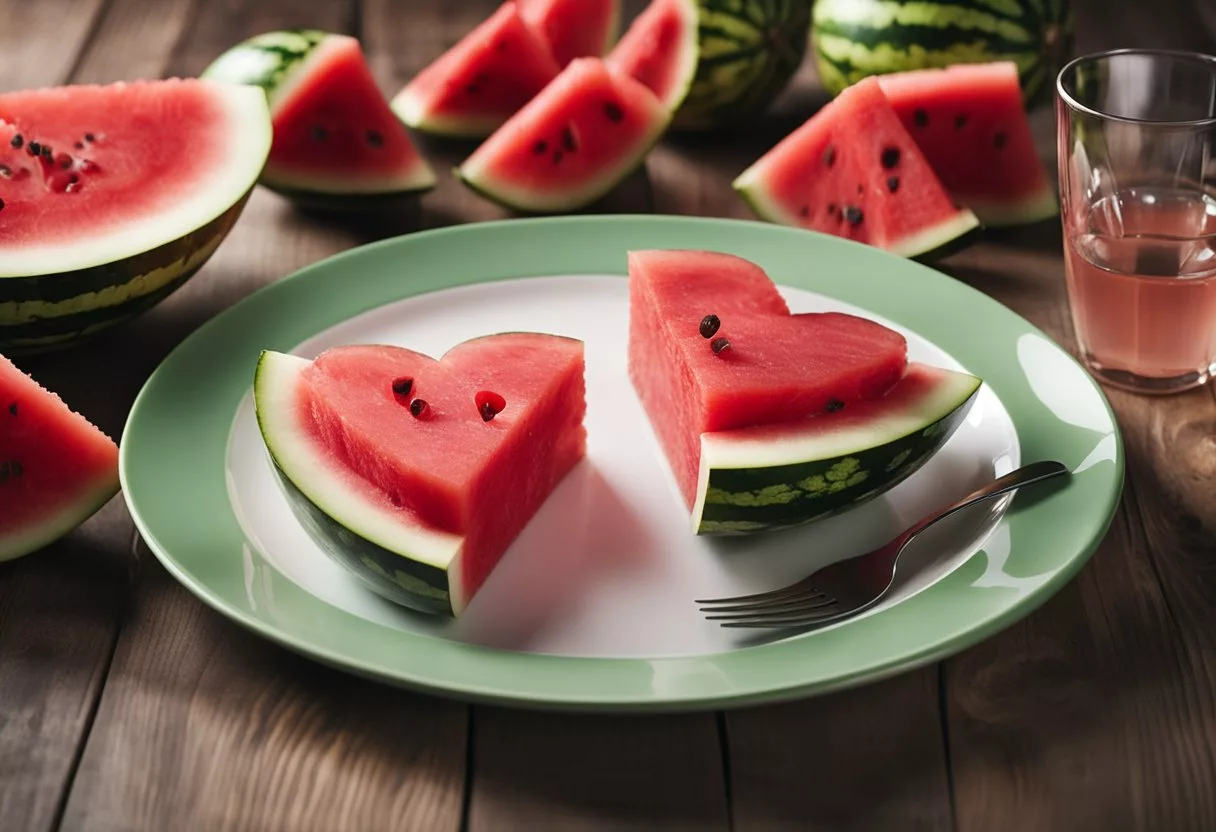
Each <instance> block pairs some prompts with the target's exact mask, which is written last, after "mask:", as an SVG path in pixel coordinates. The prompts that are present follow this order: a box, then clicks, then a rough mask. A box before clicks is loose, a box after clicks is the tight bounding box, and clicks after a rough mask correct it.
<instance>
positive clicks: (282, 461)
mask: <svg viewBox="0 0 1216 832" xmlns="http://www.w3.org/2000/svg"><path fill="white" fill-rule="evenodd" d="M254 401H255V405H256V409H257V417H258V424H259V426H260V429H261V433H262V436H263V438H264V440H265V443H266V447H267V449H268V450H269V453H270V457H271V459H272V461H273V464H274V466H275V470H276V472H277V474H278V476H279V480H280V482H281V483H282V485H283V487H284V491H285V492H286V494H287V496H288V498H289V501H290V503H291V505H292V507H293V510H294V511H295V512H296V515H297V517H299V519H300V520H301V522H302V524H303V525H304V526H305V528H307V529H308V530H309V531H310V532H311V534H312V535H313V537H314V539H316V540H317V542H318V543H319V545H320V546H321V547H322V548H323V549H324V550H325V551H326V552H327V553H328V554H329V555H330V556H332V557H333V558H334V559H335V560H337V561H338V562H339V563H341V564H343V565H344V566H345V567H346V568H348V569H349V570H350V571H351V572H353V573H354V574H355V575H356V576H358V577H359V578H360V579H361V580H362V581H364V582H365V583H366V584H367V585H368V586H370V587H371V588H372V589H373V590H375V591H376V592H378V593H379V594H381V595H383V596H385V597H387V598H389V599H391V600H393V601H395V602H397V603H399V604H402V605H404V606H407V607H411V608H414V609H417V610H421V611H425V612H431V613H435V614H440V615H451V616H456V615H459V614H460V613H461V612H462V611H463V610H464V608H465V607H466V606H467V604H468V603H469V601H470V599H471V598H472V597H473V596H474V595H475V594H476V593H477V591H478V589H479V588H480V587H481V586H482V584H483V583H484V582H485V580H486V578H487V577H488V575H489V574H490V573H491V571H492V570H493V569H494V567H495V566H496V565H497V563H498V561H499V560H500V559H501V558H502V556H503V554H504V553H505V552H506V550H507V549H508V547H509V546H510V544H511V542H512V541H513V540H514V539H515V537H516V536H517V535H518V534H519V532H520V531H522V529H523V528H524V527H525V526H526V525H527V523H528V522H529V521H530V520H531V518H532V517H533V515H535V513H536V512H537V510H539V508H540V507H541V505H542V504H543V503H544V502H545V500H546V499H547V498H548V496H549V495H550V494H551V493H552V491H553V489H554V488H556V487H557V485H558V484H559V483H560V482H561V480H562V479H563V478H564V477H565V476H566V474H567V473H568V472H569V471H570V470H571V469H572V468H573V467H574V466H575V465H576V464H577V463H578V462H579V461H580V460H581V459H582V458H583V456H584V454H585V451H586V432H585V429H584V427H583V416H584V413H585V411H586V401H585V393H584V381H583V344H582V342H581V341H577V340H574V339H570V338H564V337H560V336H555V335H546V334H540V333H506V334H499V335H491V336H486V337H483V338H476V339H473V340H470V341H466V342H464V343H462V344H459V345H457V346H455V347H453V348H452V349H451V350H449V351H448V352H447V353H446V354H445V355H444V356H443V357H442V358H441V359H440V360H435V359H433V358H431V357H428V356H426V355H423V354H420V353H418V352H414V351H412V350H408V349H404V348H401V347H394V346H385V345H351V346H342V347H335V348H332V349H329V350H327V351H326V352H324V353H322V354H321V355H319V356H318V357H317V358H316V359H314V360H312V361H309V360H307V359H304V358H299V357H297V356H293V355H288V354H283V353H278V352H264V353H263V354H262V357H261V359H260V361H259V362H258V367H257V374H256V379H255V382H254Z"/></svg>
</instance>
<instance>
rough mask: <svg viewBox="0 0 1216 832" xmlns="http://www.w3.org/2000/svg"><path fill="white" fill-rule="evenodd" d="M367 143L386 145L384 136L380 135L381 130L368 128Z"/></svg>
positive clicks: (376, 145) (375, 145) (373, 145)
mask: <svg viewBox="0 0 1216 832" xmlns="http://www.w3.org/2000/svg"><path fill="white" fill-rule="evenodd" d="M367 143H368V144H370V145H371V146H372V147H384V136H382V135H380V131H379V130H368V131H367Z"/></svg>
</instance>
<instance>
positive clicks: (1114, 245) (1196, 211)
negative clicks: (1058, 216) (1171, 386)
mask: <svg viewBox="0 0 1216 832" xmlns="http://www.w3.org/2000/svg"><path fill="white" fill-rule="evenodd" d="M1089 211H1090V216H1089V221H1088V223H1086V224H1085V225H1086V226H1087V227H1086V228H1085V231H1084V233H1081V234H1077V233H1075V232H1072V233H1070V235H1069V239H1068V240H1067V242H1066V245H1065V250H1066V258H1065V266H1066V270H1067V275H1068V288H1069V294H1070V304H1071V306H1072V314H1073V321H1074V325H1075V327H1076V330H1077V337H1078V339H1079V341H1080V343H1081V348H1082V349H1083V350H1084V351H1085V353H1086V354H1087V359H1088V360H1089V362H1090V363H1091V364H1092V365H1093V366H1094V367H1095V369H1097V370H1098V371H1099V372H1100V373H1103V374H1109V375H1111V376H1114V377H1115V378H1114V379H1113V380H1114V381H1115V383H1118V380H1117V376H1118V375H1119V374H1121V373H1129V374H1134V375H1137V376H1144V377H1149V378H1155V379H1162V380H1167V379H1177V380H1179V381H1183V382H1184V383H1186V384H1188V385H1189V384H1201V383H1203V382H1204V381H1205V380H1206V379H1207V378H1208V377H1209V375H1211V374H1212V373H1213V372H1216V199H1213V198H1211V197H1205V196H1204V195H1203V194H1202V193H1200V192H1198V191H1183V190H1176V189H1170V188H1157V189H1153V188H1135V189H1128V190H1124V191H1120V192H1119V193H1117V194H1115V195H1114V196H1112V197H1107V198H1105V199H1103V200H1101V201H1100V202H1097V203H1095V204H1093V205H1092V206H1090V208H1089Z"/></svg>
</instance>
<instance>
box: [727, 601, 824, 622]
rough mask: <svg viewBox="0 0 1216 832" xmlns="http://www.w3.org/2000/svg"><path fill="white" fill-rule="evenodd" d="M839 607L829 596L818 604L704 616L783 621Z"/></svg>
mask: <svg viewBox="0 0 1216 832" xmlns="http://www.w3.org/2000/svg"><path fill="white" fill-rule="evenodd" d="M839 609H843V607H842V606H841V604H840V602H839V601H837V600H836V599H835V598H829V599H828V600H827V602H826V603H824V602H820V603H818V604H812V605H808V606H799V607H786V608H784V609H776V610H771V611H761V612H740V613H729V614H727V615H707V616H706V618H707V619H708V620H710V621H783V620H785V619H787V618H798V617H801V616H803V615H824V614H827V613H832V614H835V613H836V612H838V611H839Z"/></svg>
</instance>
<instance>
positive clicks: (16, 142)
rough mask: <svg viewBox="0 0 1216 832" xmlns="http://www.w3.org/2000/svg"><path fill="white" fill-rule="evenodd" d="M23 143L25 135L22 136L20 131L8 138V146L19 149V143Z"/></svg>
mask: <svg viewBox="0 0 1216 832" xmlns="http://www.w3.org/2000/svg"><path fill="white" fill-rule="evenodd" d="M23 144H25V137H24V136H22V135H21V134H20V133H17V134H16V135H15V136H13V137H12V138H11V139H9V140H8V145H9V147H12V148H18V149H19V148H20V147H21V145H23Z"/></svg>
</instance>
